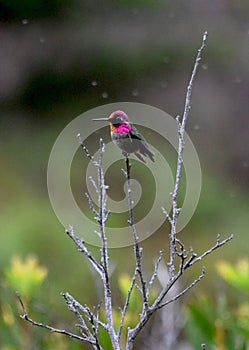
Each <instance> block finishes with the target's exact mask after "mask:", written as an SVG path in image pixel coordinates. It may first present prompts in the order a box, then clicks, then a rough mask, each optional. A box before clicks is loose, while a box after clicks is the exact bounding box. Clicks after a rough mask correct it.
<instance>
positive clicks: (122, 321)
mask: <svg viewBox="0 0 249 350" xmlns="http://www.w3.org/2000/svg"><path fill="white" fill-rule="evenodd" d="M136 277H137V270H135V271H134V274H133V276H132V280H131V284H130V288H129V290H128V292H127V296H126V300H125V304H124V307H123V310H122V311H121V320H120V324H119V330H118V340H119V341H120V337H121V334H122V330H123V326H124V320H125V315H126V312H127V309H128V306H129V303H130V297H131V293H132V290H133V288H134V285H135V281H136Z"/></svg>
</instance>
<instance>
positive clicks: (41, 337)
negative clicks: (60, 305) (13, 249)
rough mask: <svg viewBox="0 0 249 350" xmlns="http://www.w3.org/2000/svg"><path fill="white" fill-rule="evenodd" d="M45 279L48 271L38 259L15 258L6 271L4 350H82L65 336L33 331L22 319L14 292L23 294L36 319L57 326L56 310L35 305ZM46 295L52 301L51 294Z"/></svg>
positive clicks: (0, 325) (0, 300) (1, 304)
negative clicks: (36, 349)
mask: <svg viewBox="0 0 249 350" xmlns="http://www.w3.org/2000/svg"><path fill="white" fill-rule="evenodd" d="M46 275H47V269H46V268H45V267H43V266H40V265H39V263H38V259H37V257H36V256H28V257H27V258H26V260H24V261H22V260H21V259H20V258H19V257H17V256H15V257H13V259H12V263H11V266H9V267H8V268H6V271H5V278H4V279H3V280H2V281H1V295H0V311H1V315H0V329H1V339H2V341H3V340H4V343H0V347H1V349H3V350H20V349H27V350H33V349H35V348H38V349H46V350H50V349H51V350H52V349H60V350H67V349H73V350H79V349H83V348H82V346H79V344H77V342H76V343H75V342H72V341H70V340H68V339H67V338H66V337H65V336H63V335H59V334H52V333H49V332H47V331H45V330H41V329H39V328H36V329H33V326H32V325H31V324H28V323H27V322H26V321H24V320H22V319H21V318H20V315H21V314H22V313H23V310H22V309H21V306H20V304H19V301H18V300H17V297H16V296H15V294H14V293H15V291H17V292H18V293H19V294H20V296H21V298H22V300H23V301H24V304H25V308H26V309H27V311H28V312H30V313H31V314H32V317H33V318H37V319H39V320H42V322H44V323H46V322H48V323H49V322H51V323H55V324H56V322H57V321H56V314H55V313H54V310H50V311H49V310H48V309H46V307H47V306H43V305H42V304H39V305H38V304H37V302H36V301H35V299H36V297H38V295H39V291H40V288H41V284H42V282H43V281H44V279H45V278H46ZM47 293H48V295H47V298H49V290H48V291H47Z"/></svg>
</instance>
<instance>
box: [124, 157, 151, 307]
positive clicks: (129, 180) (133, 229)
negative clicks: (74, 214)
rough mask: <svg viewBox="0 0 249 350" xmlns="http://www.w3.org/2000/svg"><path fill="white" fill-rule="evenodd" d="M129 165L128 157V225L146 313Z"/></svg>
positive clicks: (147, 305) (144, 287) (144, 286)
mask: <svg viewBox="0 0 249 350" xmlns="http://www.w3.org/2000/svg"><path fill="white" fill-rule="evenodd" d="M130 170H131V164H130V160H129V157H128V156H127V157H126V172H125V174H126V178H127V193H128V194H127V197H128V207H129V221H128V222H129V225H130V227H131V231H132V235H133V248H134V253H135V259H136V269H137V273H138V276H139V279H140V283H141V290H142V296H143V308H144V311H145V312H147V310H148V307H149V304H148V298H147V293H146V281H145V279H144V275H143V271H142V248H141V249H139V245H138V235H137V231H136V227H135V225H134V213H133V203H132V196H131V177H130V175H131V174H130Z"/></svg>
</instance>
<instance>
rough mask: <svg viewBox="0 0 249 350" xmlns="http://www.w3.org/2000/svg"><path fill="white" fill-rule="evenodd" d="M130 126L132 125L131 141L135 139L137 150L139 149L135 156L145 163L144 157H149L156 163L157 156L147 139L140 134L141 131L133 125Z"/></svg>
mask: <svg viewBox="0 0 249 350" xmlns="http://www.w3.org/2000/svg"><path fill="white" fill-rule="evenodd" d="M130 125H131V130H130V132H129V136H130V138H131V139H134V140H136V141H137V148H138V149H137V151H136V152H134V154H135V155H136V156H137V157H138V158H139V159H140V160H142V161H143V162H145V161H144V159H143V157H142V155H144V156H146V157H149V158H150V159H151V160H152V162H154V161H155V160H154V156H155V154H154V152H152V151H151V150H150V148H149V146H148V144H147V142H146V140H145V138H144V137H143V136H142V135H141V134H140V133H139V131H138V130H137V128H136V127H135V126H134V125H133V124H130ZM140 153H141V154H140Z"/></svg>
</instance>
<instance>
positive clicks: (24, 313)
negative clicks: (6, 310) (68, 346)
mask: <svg viewBox="0 0 249 350" xmlns="http://www.w3.org/2000/svg"><path fill="white" fill-rule="evenodd" d="M16 296H17V298H18V300H19V302H20V304H21V307H22V310H23V314H22V315H20V317H21V318H22V319H23V320H26V321H28V322H29V323H30V324H32V325H33V326H37V327H41V328H45V329H47V330H49V331H50V332H53V333H59V334H64V335H66V336H68V337H70V338H73V339H77V340H81V341H87V342H88V343H90V344H92V345H94V346H95V345H96V343H95V341H93V339H92V338H89V337H87V336H79V335H77V334H74V333H71V332H69V331H66V330H64V329H59V328H54V327H51V326H48V325H46V324H44V323H41V322H36V321H34V320H32V318H30V317H29V316H28V313H27V311H26V309H25V306H24V303H23V301H22V299H21V297H20V295H19V293H16Z"/></svg>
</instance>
